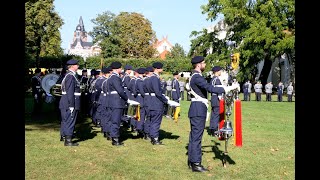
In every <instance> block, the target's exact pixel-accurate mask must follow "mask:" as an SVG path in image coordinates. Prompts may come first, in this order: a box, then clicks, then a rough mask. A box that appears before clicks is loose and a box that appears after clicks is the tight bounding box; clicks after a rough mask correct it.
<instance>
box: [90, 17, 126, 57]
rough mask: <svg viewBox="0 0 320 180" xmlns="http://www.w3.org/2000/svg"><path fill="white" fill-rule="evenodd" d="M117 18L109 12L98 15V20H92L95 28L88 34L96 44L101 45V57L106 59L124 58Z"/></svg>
mask: <svg viewBox="0 0 320 180" xmlns="http://www.w3.org/2000/svg"><path fill="white" fill-rule="evenodd" d="M115 17H116V15H115V14H114V13H112V12H110V11H107V12H104V13H102V14H98V17H97V18H95V19H92V20H91V22H92V23H93V24H95V26H94V27H93V30H92V31H90V32H89V33H88V34H89V35H90V36H91V37H92V39H93V42H94V43H99V45H100V47H101V50H102V51H101V55H102V56H103V57H104V58H109V57H121V56H122V52H121V48H120V39H119V36H118V34H117V29H118V28H117V27H118V25H117V22H116V20H115Z"/></svg>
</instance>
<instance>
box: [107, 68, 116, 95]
mask: <svg viewBox="0 0 320 180" xmlns="http://www.w3.org/2000/svg"><path fill="white" fill-rule="evenodd" d="M112 76H117V74H115V73H112V74H111V75H110V76H109V78H111V77H112ZM109 78H108V79H109ZM107 89H108V87H107ZM107 94H118V92H117V91H111V92H108V91H107Z"/></svg>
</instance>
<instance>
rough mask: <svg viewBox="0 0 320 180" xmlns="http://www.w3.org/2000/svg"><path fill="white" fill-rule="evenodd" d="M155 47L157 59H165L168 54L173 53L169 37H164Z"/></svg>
mask: <svg viewBox="0 0 320 180" xmlns="http://www.w3.org/2000/svg"><path fill="white" fill-rule="evenodd" d="M153 47H154V48H155V49H156V50H157V51H156V54H155V57H160V58H161V59H165V58H166V54H168V53H169V52H171V49H172V48H173V46H172V44H171V43H170V42H169V41H168V36H166V37H162V39H161V40H160V41H156V42H155V44H154V45H153Z"/></svg>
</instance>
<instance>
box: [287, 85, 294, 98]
mask: <svg viewBox="0 0 320 180" xmlns="http://www.w3.org/2000/svg"><path fill="white" fill-rule="evenodd" d="M292 93H293V86H292V82H290V83H289V86H288V87H287V95H288V102H292Z"/></svg>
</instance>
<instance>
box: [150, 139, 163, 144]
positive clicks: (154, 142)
mask: <svg viewBox="0 0 320 180" xmlns="http://www.w3.org/2000/svg"><path fill="white" fill-rule="evenodd" d="M151 144H153V145H163V144H162V142H161V141H159V138H151Z"/></svg>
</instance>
